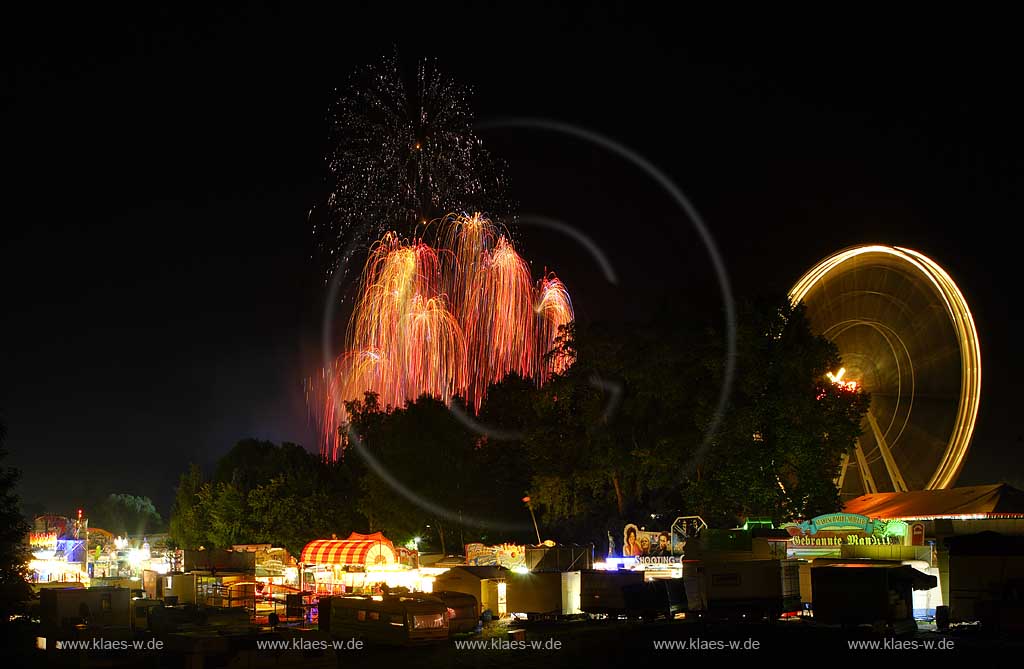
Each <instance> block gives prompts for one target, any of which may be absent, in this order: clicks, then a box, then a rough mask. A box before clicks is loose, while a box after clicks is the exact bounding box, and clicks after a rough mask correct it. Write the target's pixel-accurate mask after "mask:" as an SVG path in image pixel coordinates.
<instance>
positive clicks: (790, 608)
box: [683, 560, 802, 621]
mask: <svg viewBox="0 0 1024 669" xmlns="http://www.w3.org/2000/svg"><path fill="white" fill-rule="evenodd" d="M683 582H684V584H685V587H686V596H687V605H688V609H689V611H690V612H693V613H696V614H698V615H701V616H706V617H709V618H721V619H728V620H747V621H760V620H768V621H775V620H777V619H778V618H779V617H780V616H782V615H783V614H785V613H794V612H797V611H800V610H801V609H802V604H801V602H800V565H799V562H798V561H797V560H736V561H721V562H718V561H706V560H699V561H693V562H684V563H683Z"/></svg>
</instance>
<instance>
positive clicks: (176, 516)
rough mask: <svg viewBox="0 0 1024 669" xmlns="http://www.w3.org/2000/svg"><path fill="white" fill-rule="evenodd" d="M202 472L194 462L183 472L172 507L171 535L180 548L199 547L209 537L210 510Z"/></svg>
mask: <svg viewBox="0 0 1024 669" xmlns="http://www.w3.org/2000/svg"><path fill="white" fill-rule="evenodd" d="M203 486H204V482H203V472H202V470H201V469H199V465H196V464H191V465H189V469H188V471H187V472H185V473H184V474H182V475H181V479H179V481H178V489H177V490H176V491H175V496H174V506H173V507H171V522H170V530H169V532H170V535H171V540H172V541H173V542H174V544H175V545H176V546H178V547H179V548H199V547H200V546H203V545H205V544H206V542H207V541H208V537H209V532H210V514H209V509H208V508H207V507H206V505H205V502H204V500H206V499H208V498H209V495H208V494H207V495H204V494H203Z"/></svg>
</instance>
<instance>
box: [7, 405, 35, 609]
mask: <svg viewBox="0 0 1024 669" xmlns="http://www.w3.org/2000/svg"><path fill="white" fill-rule="evenodd" d="M6 437H7V428H6V426H5V425H4V424H3V423H2V422H0V461H3V459H4V458H5V457H7V451H6V450H5V449H4V447H3V444H4V441H5V439H6ZM20 476H21V473H20V472H19V471H18V470H17V469H15V468H14V467H3V468H0V623H3V622H6V621H8V620H9V619H10V616H11V615H12V614H14V613H18V612H20V611H21V610H22V609H23V607H24V606H25V604H26V603H27V602H28V601H29V600H30V599H31V597H32V589H31V588H30V587H29V585H28V581H27V580H26V578H27V576H28V548H27V542H26V538H27V537H28V532H29V529H30V527H29V524H28V522H26V521H25V518H24V517H23V516H22V515H21V509H20V506H21V504H20V500H19V499H18V495H17V492H16V491H15V488H16V486H17V483H18V479H19V478H20Z"/></svg>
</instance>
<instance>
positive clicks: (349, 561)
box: [300, 539, 396, 567]
mask: <svg viewBox="0 0 1024 669" xmlns="http://www.w3.org/2000/svg"><path fill="white" fill-rule="evenodd" d="M300 561H301V562H302V563H303V564H337V565H347V566H353V567H368V566H373V565H381V564H394V563H395V562H396V560H395V551H394V549H393V548H392V547H391V544H390V542H389V543H383V542H380V541H349V540H345V539H318V540H316V541H311V542H309V543H308V544H306V547H305V548H303V549H302V558H301V560H300Z"/></svg>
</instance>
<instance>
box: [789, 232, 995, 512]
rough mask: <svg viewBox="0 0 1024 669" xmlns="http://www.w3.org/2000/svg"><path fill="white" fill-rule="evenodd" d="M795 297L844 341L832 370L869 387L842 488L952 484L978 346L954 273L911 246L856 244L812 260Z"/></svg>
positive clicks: (839, 378) (973, 401) (975, 381)
mask: <svg viewBox="0 0 1024 669" xmlns="http://www.w3.org/2000/svg"><path fill="white" fill-rule="evenodd" d="M789 298H790V300H791V301H792V302H793V303H797V302H803V303H804V304H805V305H806V306H807V316H808V319H809V320H810V323H811V328H812V329H813V330H814V331H815V332H816V333H818V334H821V335H824V336H825V337H827V338H828V339H830V340H831V341H833V342H834V343H835V344H836V346H837V347H838V348H839V353H840V355H841V356H842V360H843V369H840V370H834V371H833V372H832V373H830V375H829V376H830V378H831V379H832V380H833V381H834V382H836V383H842V384H856V385H859V386H862V387H863V388H864V389H865V390H866V391H867V392H868V393H870V394H871V406H870V409H869V410H868V413H867V415H866V416H865V419H864V424H863V426H862V428H863V429H862V432H861V436H860V438H859V439H858V440H857V442H856V445H855V447H854V451H853V456H852V457H851V456H844V457H843V459H842V462H841V465H840V470H839V476H838V478H837V480H836V483H837V485H838V487H839V490H840V492H841V494H842V495H843V496H844V497H850V496H856V495H859V494H865V493H877V492H888V491H890V490H891V491H895V492H904V491H908V490H933V489H939V488H948V487H950V486H952V485H953V484H954V483H955V482H956V478H957V476H958V475H959V473H960V469H961V467H962V466H963V462H964V457H965V455H966V454H967V449H968V447H969V446H970V441H971V434H972V432H973V431H974V423H975V420H976V418H977V415H978V404H979V401H980V398H981V352H980V349H979V345H978V333H977V330H976V329H975V327H974V319H973V317H972V316H971V312H970V309H968V307H967V302H966V301H965V300H964V296H963V294H962V293H961V292H960V289H959V288H957V286H956V284H955V283H954V282H953V279H951V278H950V276H949V274H947V273H946V272H945V271H944V270H943V269H942V268H941V267H940V266H939V265H938V264H936V263H935V262H934V261H932V260H931V259H929V258H927V257H926V256H924V255H922V254H921V253H919V252H917V251H913V250H911V249H907V248H901V247H895V246H882V245H866V246H855V247H851V248H848V249H844V250H842V251H839V252H837V253H834V254H833V255H831V256H828V257H827V258H825V259H823V260H821V261H820V262H818V263H817V264H816V265H814V267H812V268H811V269H810V271H808V272H807V273H806V274H804V276H803V277H801V278H800V280H799V281H797V282H796V284H795V285H794V286H793V288H792V289H791V290H790V293H789Z"/></svg>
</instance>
